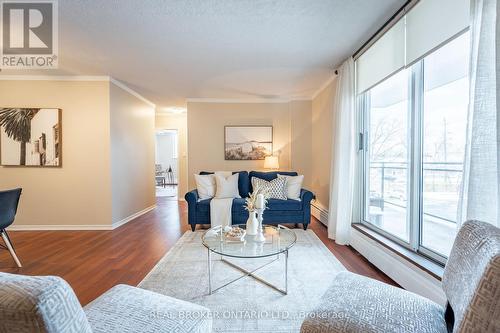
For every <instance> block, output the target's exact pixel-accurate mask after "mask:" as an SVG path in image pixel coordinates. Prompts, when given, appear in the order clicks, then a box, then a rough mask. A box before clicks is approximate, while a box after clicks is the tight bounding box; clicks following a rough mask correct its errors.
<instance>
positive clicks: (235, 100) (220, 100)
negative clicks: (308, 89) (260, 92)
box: [186, 97, 311, 104]
mask: <svg viewBox="0 0 500 333" xmlns="http://www.w3.org/2000/svg"><path fill="white" fill-rule="evenodd" d="M310 100H311V98H310V97H297V98H192V97H189V98H186V102H187V103H235V104H238V103H262V104H273V103H290V102H294V101H310Z"/></svg>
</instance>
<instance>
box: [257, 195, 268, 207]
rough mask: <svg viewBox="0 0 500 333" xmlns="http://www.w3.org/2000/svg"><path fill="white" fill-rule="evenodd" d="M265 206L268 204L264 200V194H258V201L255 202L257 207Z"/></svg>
mask: <svg viewBox="0 0 500 333" xmlns="http://www.w3.org/2000/svg"><path fill="white" fill-rule="evenodd" d="M265 206H266V204H265V200H264V194H262V193H260V194H257V202H256V203H255V207H257V208H258V209H264V208H265Z"/></svg>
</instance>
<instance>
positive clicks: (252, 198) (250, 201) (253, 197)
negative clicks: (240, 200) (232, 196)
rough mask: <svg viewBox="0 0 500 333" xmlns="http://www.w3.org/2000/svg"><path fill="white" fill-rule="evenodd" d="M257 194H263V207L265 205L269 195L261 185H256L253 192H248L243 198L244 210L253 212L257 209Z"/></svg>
mask: <svg viewBox="0 0 500 333" xmlns="http://www.w3.org/2000/svg"><path fill="white" fill-rule="evenodd" d="M259 194H262V195H264V207H266V205H267V199H269V197H270V194H269V191H268V190H267V189H266V188H264V187H262V186H256V187H255V188H254V189H253V192H252V193H250V194H249V196H248V198H246V199H245V205H244V207H245V210H247V211H249V212H254V211H255V210H256V209H257V207H256V204H257V196H258V195H259Z"/></svg>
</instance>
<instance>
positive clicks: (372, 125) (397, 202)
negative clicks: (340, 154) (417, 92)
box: [365, 70, 409, 242]
mask: <svg viewBox="0 0 500 333" xmlns="http://www.w3.org/2000/svg"><path fill="white" fill-rule="evenodd" d="M367 97H368V100H369V103H368V104H367V109H366V113H365V114H366V119H367V120H368V122H367V131H366V134H367V139H368V140H367V147H366V148H367V149H366V158H365V161H366V171H367V174H368V177H367V178H366V182H365V195H366V198H365V203H366V210H365V219H366V221H368V222H369V223H371V224H372V225H373V226H375V227H377V228H379V229H381V230H382V231H384V232H386V233H388V234H390V235H393V236H394V237H397V238H398V239H401V240H404V241H406V242H408V241H409V223H408V210H407V200H408V184H409V182H408V176H409V173H408V156H409V155H408V146H409V135H408V133H409V131H408V130H409V126H408V125H409V124H408V121H409V117H408V114H409V113H408V111H409V109H408V71H407V70H402V71H400V72H399V73H397V74H395V75H394V76H392V77H390V78H389V79H387V80H385V81H384V82H382V83H381V84H379V85H377V86H376V87H374V88H373V89H371V90H370V91H369V92H368V93H367Z"/></svg>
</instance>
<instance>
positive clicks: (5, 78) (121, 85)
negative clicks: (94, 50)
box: [0, 75, 156, 108]
mask: <svg viewBox="0 0 500 333" xmlns="http://www.w3.org/2000/svg"><path fill="white" fill-rule="evenodd" d="M0 81H93V82H110V83H113V84H114V85H115V86H117V87H119V88H121V89H123V90H125V91H126V92H128V93H129V94H131V95H133V96H135V97H137V98H138V99H140V100H141V101H143V102H144V103H146V104H148V105H149V106H151V107H153V108H156V104H155V103H153V102H151V101H150V100H148V99H147V98H145V97H144V96H142V95H141V94H139V93H138V92H137V91H135V90H133V89H132V88H130V87H128V86H127V85H126V84H124V83H123V82H120V81H118V80H117V79H115V78H113V77H111V76H105V75H96V76H89V75H0Z"/></svg>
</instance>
